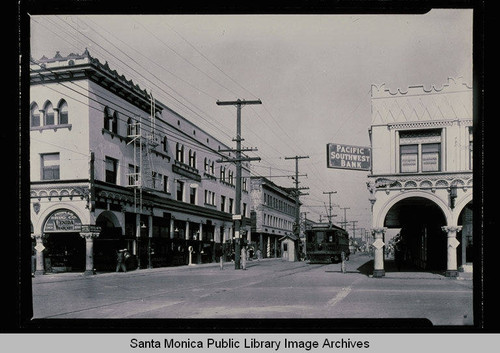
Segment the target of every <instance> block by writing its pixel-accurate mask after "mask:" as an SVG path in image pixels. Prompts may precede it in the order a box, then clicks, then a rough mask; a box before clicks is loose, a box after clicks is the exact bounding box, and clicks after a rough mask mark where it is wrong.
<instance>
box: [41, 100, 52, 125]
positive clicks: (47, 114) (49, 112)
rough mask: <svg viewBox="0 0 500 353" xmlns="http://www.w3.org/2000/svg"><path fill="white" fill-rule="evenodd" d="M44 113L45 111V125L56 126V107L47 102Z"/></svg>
mask: <svg viewBox="0 0 500 353" xmlns="http://www.w3.org/2000/svg"><path fill="white" fill-rule="evenodd" d="M43 111H44V116H43V118H44V119H43V120H44V121H43V124H44V125H55V114H54V107H53V106H52V103H50V102H47V103H46V104H45V107H44V109H43Z"/></svg>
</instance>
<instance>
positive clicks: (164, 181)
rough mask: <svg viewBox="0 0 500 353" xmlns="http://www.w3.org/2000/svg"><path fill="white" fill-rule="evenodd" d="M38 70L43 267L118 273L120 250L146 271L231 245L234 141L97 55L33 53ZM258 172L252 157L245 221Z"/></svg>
mask: <svg viewBox="0 0 500 353" xmlns="http://www.w3.org/2000/svg"><path fill="white" fill-rule="evenodd" d="M30 70H31V73H30V77H31V81H30V86H31V87H30V102H31V107H30V108H31V109H30V127H31V128H30V173H31V174H30V177H31V228H32V238H33V240H34V241H33V245H34V249H35V250H36V251H35V253H36V271H37V273H44V272H46V271H52V272H55V271H85V273H92V272H95V270H97V271H105V270H114V266H115V260H116V251H117V250H118V249H121V248H127V249H128V250H129V251H130V252H131V253H132V254H133V257H132V260H134V259H135V261H136V262H137V267H139V268H145V267H159V266H169V265H178V264H188V262H189V261H192V263H201V262H211V261H216V260H218V257H219V256H221V255H222V253H223V252H224V251H230V247H231V244H232V242H231V239H232V238H233V237H234V231H233V220H232V218H233V217H232V214H233V213H234V210H235V204H234V203H235V199H236V198H235V171H236V167H235V165H234V164H231V163H218V161H219V160H221V159H222V158H223V157H225V158H230V157H231V154H230V153H229V152H226V153H222V152H219V150H226V151H227V150H230V148H229V147H228V146H227V145H225V144H224V143H222V142H221V141H219V140H218V139H216V138H214V137H213V136H211V135H210V134H208V133H207V132H206V131H204V130H202V129H200V128H199V127H198V126H196V125H195V124H193V123H192V122H190V121H189V120H187V119H185V118H183V117H182V116H181V115H179V114H178V113H176V112H175V111H173V110H172V109H170V108H169V107H168V106H167V105H165V104H163V103H162V102H160V101H158V100H156V99H154V97H153V96H152V94H151V93H150V92H149V93H148V92H147V91H145V90H143V89H141V88H140V87H139V85H137V84H136V83H133V82H132V81H129V80H127V79H126V78H125V77H124V76H122V75H119V74H118V73H117V72H116V71H115V70H112V69H110V67H109V65H108V63H107V62H106V63H104V64H103V63H101V62H99V60H98V59H96V58H94V57H92V56H91V55H90V54H89V52H88V51H87V50H85V52H84V53H83V54H81V55H78V54H70V55H68V56H65V57H63V56H61V55H60V54H59V52H58V53H57V54H56V55H55V56H54V57H53V58H51V59H49V58H46V57H43V58H41V59H40V60H32V64H31V65H30ZM249 175H250V166H249V165H248V164H247V163H243V168H242V176H243V183H242V196H241V200H242V207H241V210H242V216H243V219H244V220H245V219H247V218H248V219H249V212H250V210H249V205H250V193H249V186H250V185H248V183H247V182H246V180H247V178H248V177H249ZM247 223H249V221H247ZM244 232H248V234H249V233H250V226H248V227H246V228H244V229H243V232H242V233H244ZM190 259H191V260H190ZM132 266H133V267H135V264H134V265H132Z"/></svg>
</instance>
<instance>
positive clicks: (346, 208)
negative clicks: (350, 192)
mask: <svg viewBox="0 0 500 353" xmlns="http://www.w3.org/2000/svg"><path fill="white" fill-rule="evenodd" d="M340 209H341V210H344V221H343V222H342V228H344V229H346V228H347V212H346V211H347V210H350V208H349V207H340Z"/></svg>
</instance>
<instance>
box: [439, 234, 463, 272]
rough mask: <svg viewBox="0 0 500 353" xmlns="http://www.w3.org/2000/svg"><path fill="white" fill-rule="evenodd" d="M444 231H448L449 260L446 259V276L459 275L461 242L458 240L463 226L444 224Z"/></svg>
mask: <svg viewBox="0 0 500 353" xmlns="http://www.w3.org/2000/svg"><path fill="white" fill-rule="evenodd" d="M441 229H442V230H443V232H446V237H447V243H446V247H447V254H446V255H447V261H446V273H445V275H446V277H457V276H458V270H457V246H458V245H459V244H460V242H459V241H458V240H457V232H460V231H461V230H462V226H444V227H441Z"/></svg>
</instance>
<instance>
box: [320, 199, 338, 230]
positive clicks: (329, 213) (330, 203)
mask: <svg viewBox="0 0 500 353" xmlns="http://www.w3.org/2000/svg"><path fill="white" fill-rule="evenodd" d="M336 193H337V192H336V191H326V192H323V195H328V205H329V207H328V223H330V226H331V225H332V194H336Z"/></svg>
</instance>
